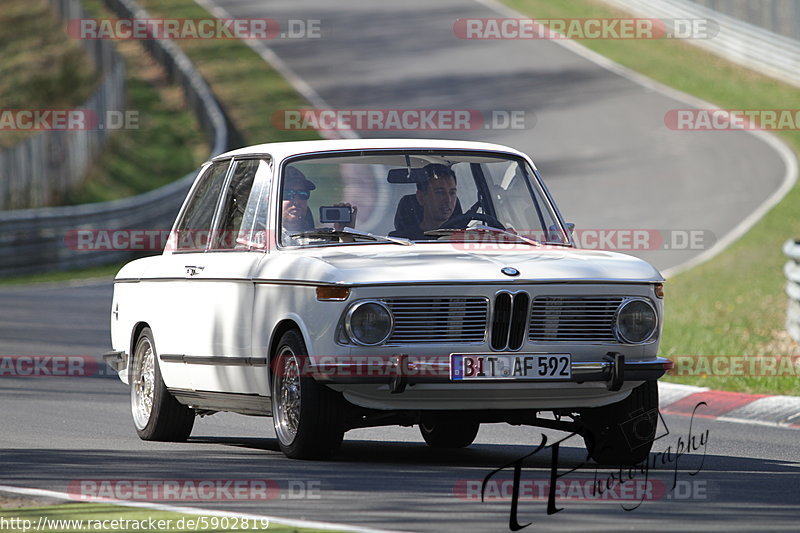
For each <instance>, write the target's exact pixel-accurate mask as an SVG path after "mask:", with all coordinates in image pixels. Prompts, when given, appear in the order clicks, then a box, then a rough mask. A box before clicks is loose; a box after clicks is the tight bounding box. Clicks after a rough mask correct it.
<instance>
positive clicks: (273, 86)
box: [139, 0, 319, 145]
mask: <svg viewBox="0 0 800 533" xmlns="http://www.w3.org/2000/svg"><path fill="white" fill-rule="evenodd" d="M139 4H140V5H141V6H142V7H144V8H145V9H147V11H148V12H149V13H150V14H151V15H152V16H154V17H172V18H207V17H210V16H211V15H209V13H208V12H207V11H206V10H205V9H203V8H201V7H200V6H198V5H197V4H196V3H194V1H193V0H139ZM177 43H178V45H179V46H180V47H181V49H183V51H184V52H186V54H187V55H188V56H189V57H190V58H191V60H192V61H193V62H194V64H195V65H196V66H197V68H198V70H199V71H200V73H201V74H202V75H203V77H204V78H205V79H206V80H207V81H208V83H209V84H210V85H211V88H212V90H213V91H214V94H216V95H217V98H218V99H219V100H220V102H221V103H222V106H223V108H224V109H225V111H226V113H227V114H228V116H230V117H231V120H232V121H233V123H234V124H235V125H236V128H237V129H238V130H239V132H240V133H241V135H242V140H243V142H244V144H246V145H247V144H258V143H266V142H279V141H297V140H308V139H319V135H318V134H317V132H315V131H284V130H281V129H278V128H276V127H275V125H274V124H273V122H272V117H273V114H274V113H275V112H276V111H280V110H283V109H297V108H299V107H304V106H307V105H308V104H307V103H306V102H305V100H303V99H302V98H301V97H300V96H299V95H298V94H297V92H296V91H295V90H294V88H293V87H292V86H291V85H290V84H289V82H287V81H286V80H285V79H284V78H283V77H282V76H281V75H280V74H278V72H276V71H275V70H273V69H272V68H271V67H270V66H269V65H268V64H267V63H266V62H264V60H263V59H262V58H261V57H260V56H259V55H258V54H256V53H255V52H254V51H253V50H251V49H250V48H249V47H248V46H247V45H246V44H244V43H243V42H241V41H239V40H236V39H227V40H226V39H215V40H209V39H205V40H204V39H187V40H180V41H177Z"/></svg>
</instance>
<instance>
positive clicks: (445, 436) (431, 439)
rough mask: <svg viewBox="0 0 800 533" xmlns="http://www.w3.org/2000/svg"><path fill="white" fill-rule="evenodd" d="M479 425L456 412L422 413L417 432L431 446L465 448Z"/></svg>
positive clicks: (472, 439)
mask: <svg viewBox="0 0 800 533" xmlns="http://www.w3.org/2000/svg"><path fill="white" fill-rule="evenodd" d="M480 426H481V425H480V423H479V422H477V421H476V420H474V419H471V418H469V417H466V416H461V415H457V414H450V413H448V414H438V413H437V414H423V416H422V419H421V420H420V422H419V432H420V433H421V434H422V438H423V439H425V442H427V443H428V446H430V447H432V448H465V447H467V446H469V445H470V444H472V442H473V441H474V440H475V437H476V436H477V435H478V430H479V429H480Z"/></svg>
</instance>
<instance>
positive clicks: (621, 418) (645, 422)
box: [580, 381, 659, 466]
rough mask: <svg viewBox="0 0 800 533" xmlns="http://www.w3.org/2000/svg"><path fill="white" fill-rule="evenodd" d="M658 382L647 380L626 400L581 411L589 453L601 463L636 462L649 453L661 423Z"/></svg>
mask: <svg viewBox="0 0 800 533" xmlns="http://www.w3.org/2000/svg"><path fill="white" fill-rule="evenodd" d="M658 418H659V417H658V383H657V382H655V381H646V382H644V383H643V384H642V385H639V386H638V387H636V388H635V389H633V390H632V391H631V393H630V394H629V395H628V397H627V398H625V399H624V400H622V401H620V402H617V403H613V404H611V405H605V406H603V407H595V408H591V409H584V410H583V411H581V413H580V419H581V422H582V423H583V431H582V433H583V439H584V442H585V443H586V448H587V450H588V451H589V456H590V457H591V458H592V459H594V460H595V461H596V462H597V463H599V464H601V465H613V466H619V465H635V464H638V463H640V462H642V461H644V460H645V459H647V457H648V455H649V454H650V449H651V448H652V447H653V441H654V439H655V435H656V427H657V426H658Z"/></svg>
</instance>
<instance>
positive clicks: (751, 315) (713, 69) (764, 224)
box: [505, 0, 800, 395]
mask: <svg viewBox="0 0 800 533" xmlns="http://www.w3.org/2000/svg"><path fill="white" fill-rule="evenodd" d="M505 3H506V4H507V5H509V6H511V7H513V8H515V9H517V10H519V11H521V12H522V13H525V14H526V15H527V16H530V17H533V18H558V17H565V18H589V17H598V18H607V17H615V16H625V14H624V13H621V12H619V11H616V10H613V9H610V8H609V7H607V6H606V5H604V4H602V3H600V2H596V1H592V0H570V1H569V2H551V1H549V0H505ZM581 44H583V45H584V46H586V47H587V48H590V49H592V50H594V51H596V52H598V53H600V54H603V55H604V56H607V57H609V58H611V59H613V60H614V61H616V62H618V63H620V64H622V65H624V66H626V67H629V68H631V69H633V70H636V71H638V72H641V73H642V74H644V75H646V76H649V77H650V78H653V79H655V80H657V81H659V82H661V83H663V84H665V85H669V86H672V87H674V88H676V89H678V90H681V91H684V92H687V93H690V94H693V95H695V96H698V97H700V98H702V99H704V100H707V101H709V102H712V103H714V104H716V105H718V106H720V107H723V108H733V109H785V108H790V109H799V108H800V90H798V89H797V88H796V87H793V86H790V85H787V84H784V83H781V82H779V81H776V80H774V79H772V78H768V77H766V76H762V75H760V74H757V73H754V72H752V71H749V70H746V69H743V68H740V67H738V66H736V65H734V64H732V63H730V62H728V61H725V60H723V59H721V58H719V57H717V56H715V55H713V54H710V53H707V52H704V51H703V50H701V49H699V48H697V47H695V46H692V45H690V44H688V43H685V42H680V41H675V40H654V41H634V40H627V41H626V40H584V41H581ZM675 134H676V135H681V133H680V132H675ZM720 135H725V133H720ZM780 136H781V137H782V138H783V139H784V140H785V141H786V142H787V143H788V144H789V145H790V146H791V147H792V148H793V149H794V150H795V152H800V132H797V131H786V132H781V133H780ZM754 179H758V177H757V176H754ZM798 213H800V187H798V186H795V187H794V188H793V189H792V190H791V192H789V194H788V195H787V196H786V197H785V198H784V200H783V201H782V202H781V203H780V204H779V205H778V206H776V207H775V208H773V209H772V210H771V211H770V212H769V213H768V214H767V215H766V216H765V217H764V218H763V219H762V220H761V221H759V223H758V224H757V225H756V226H755V227H754V228H753V229H752V230H751V231H750V232H748V233H747V235H745V236H744V237H743V238H741V239H740V240H739V241H737V242H736V243H735V244H734V245H733V246H731V247H730V248H729V249H727V250H726V251H725V252H724V253H722V254H721V255H719V256H717V257H716V258H714V259H713V260H711V261H709V262H707V263H705V264H703V265H701V266H699V267H697V268H694V269H692V270H690V271H688V272H685V273H683V274H680V275H678V276H675V277H674V278H672V279H670V280H669V282H668V283H667V286H666V291H667V300H666V302H667V317H666V323H665V326H664V338H663V341H662V343H661V351H662V353H663V354H664V355H666V356H674V355H782V354H792V353H795V354H796V353H800V347H798V346H797V344H795V343H793V342H792V341H791V339H789V338H788V337H787V335H786V334H785V332H784V320H785V317H786V314H785V313H786V295H785V293H784V285H785V278H784V276H783V271H782V266H783V264H784V262H785V261H786V258H785V257H784V256H783V255H782V253H781V246H782V245H783V243H784V242H785V241H786V240H787V239H789V238H796V237H798V236H800V216H799V215H798ZM670 379H671V380H673V381H680V382H682V383H691V384H697V385H702V386H708V387H713V388H721V389H726V390H734V391H743V392H763V393H778V394H794V395H800V385H798V381H797V378H793V377H779V378H775V377H772V378H770V377H706V376H697V377H691V378H670Z"/></svg>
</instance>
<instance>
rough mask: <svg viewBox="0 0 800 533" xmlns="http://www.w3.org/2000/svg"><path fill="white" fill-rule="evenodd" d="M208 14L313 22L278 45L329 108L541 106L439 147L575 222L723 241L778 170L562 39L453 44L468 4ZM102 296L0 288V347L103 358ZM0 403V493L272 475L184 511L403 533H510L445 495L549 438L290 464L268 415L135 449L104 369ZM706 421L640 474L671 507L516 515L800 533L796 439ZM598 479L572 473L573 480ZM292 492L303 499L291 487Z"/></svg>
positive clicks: (360, 443) (85, 287) (405, 448)
mask: <svg viewBox="0 0 800 533" xmlns="http://www.w3.org/2000/svg"><path fill="white" fill-rule="evenodd" d="M220 4H221V5H224V6H225V7H226V8H227V9H228V10H230V11H231V13H232V14H234V16H240V17H245V16H253V17H256V16H267V17H272V18H277V19H279V20H284V19H287V18H308V19H319V20H321V21H322V22H323V25H322V28H323V36H324V38H323V39H319V40H303V41H288V40H286V41H280V40H278V41H273V42H270V46H271V47H272V48H273V50H274V51H275V52H276V53H277V54H278V55H279V57H280V58H281V59H282V60H283V61H285V62H286V64H287V65H289V66H290V67H291V69H292V70H293V71H294V72H295V73H296V74H298V75H299V76H301V77H302V78H303V79H304V80H306V82H307V83H309V85H310V86H312V87H313V88H314V90H315V91H316V92H317V93H318V94H319V95H321V96H322V98H324V100H325V101H326V102H328V104H330V105H331V106H332V107H336V108H346V107H354V108H381V107H387V108H442V109H447V108H473V109H479V110H483V111H491V110H497V109H506V110H519V109H522V110H525V112H526V113H528V114H530V115H532V116H533V115H535V118H536V122H535V125H534V126H533V127H531V128H529V129H526V130H522V131H497V130H482V131H476V132H459V133H457V134H455V133H451V134H447V133H446V132H436V136H446V137H459V138H469V139H480V140H488V141H493V142H500V143H505V144H509V145H512V146H514V147H516V148H520V149H522V150H524V151H527V152H529V153H531V154H532V155H533V156H534V158H535V160H536V161H537V162H538V164H539V166H540V167H541V169H542V171H543V173H544V175H545V177H546V179H547V181H548V184H549V186H550V188H551V190H552V192H553V193H554V195H555V196H556V199H557V201H558V202H559V204H560V206H561V208H562V211H563V213H564V214H565V216H566V218H568V219H570V220H573V221H575V222H577V224H578V225H579V227H594V228H651V229H652V228H657V229H709V230H712V231H714V232H715V233H716V234H717V235H724V234H725V233H727V232H728V231H730V230H731V229H732V228H734V227H735V226H736V225H737V224H738V223H739V222H740V221H741V220H742V219H743V218H744V217H745V216H746V215H747V214H748V213H750V212H752V211H753V210H754V209H756V208H757V206H759V205H761V203H762V202H763V201H764V200H765V199H766V198H768V197H769V196H770V195H771V194H772V193H773V192H774V191H776V190H777V189H778V188H779V187H780V184H781V182H782V179H783V175H784V173H785V169H784V166H783V162H782V161H781V159H780V158H779V157H778V156H777V155H776V153H775V151H774V150H773V149H772V148H771V147H770V146H768V145H767V144H765V143H764V142H763V141H762V140H760V139H757V138H756V137H754V136H752V135H748V134H742V133H725V134H720V133H717V134H712V133H708V134H701V133H678V132H672V131H670V130H667V129H666V128H664V127H663V114H664V112H665V111H666V110H667V109H671V108H675V107H685V104H683V103H681V102H677V101H675V100H672V99H670V98H668V97H666V96H664V95H662V94H660V93H658V92H654V91H653V90H650V89H646V88H642V87H640V86H637V85H636V84H634V83H632V82H631V81H630V80H628V79H626V78H622V77H619V76H617V75H615V74H613V73H611V72H609V71H607V70H604V69H602V68H600V67H598V66H596V65H595V64H593V63H591V62H589V61H587V60H586V59H584V58H582V57H578V56H576V55H574V54H572V53H570V52H569V51H567V50H566V49H564V48H562V47H560V46H558V45H556V44H553V43H549V42H506V41H502V42H500V41H498V42H469V41H460V40H457V39H454V38H453V36H452V22H453V20H454V19H456V18H459V17H492V16H496V15H495V14H494V13H493V12H491V11H489V10H488V9H487V8H486V7H484V6H483V5H481V4H478V3H474V2H470V1H466V0H460V1H455V0H438V1H437V2H435V3H434V2H420V1H416V0H409V1H405V2H367V1H363V2H354V1H351V0H346V1H341V0H340V1H338V2H335V3H334V2H323V1H318V2H307V1H304V2H298V1H292V2H288V1H273V2H269V3H263V2H255V1H251V2H233V1H230V2H220ZM360 133H361V134H362V135H365V136H379V135H380V132H360ZM430 133H431V132H419V134H418V135H419V136H426V137H427V136H431V135H430ZM416 134H417V133H415V135H416ZM404 135H405V134H404ZM265 140H268V139H265ZM696 254H697V251H696V250H695V251H691V252H677V251H669V252H659V253H657V254H652V259H653V260H654V261H655V262H656V264H657V265H658V266H659V267H661V268H667V267H670V266H674V265H677V264H680V263H682V262H683V261H685V260H686V259H688V258H690V257H691V256H693V255H696ZM110 297H111V284H110V282H109V281H108V280H101V281H97V282H92V283H85V284H79V285H76V286H64V285H53V286H38V287H19V288H3V289H0V309H2V312H0V343H1V344H0V353H2V354H5V355H7V354H15V355H24V354H29V355H36V354H48V355H56V354H57V355H90V356H94V357H96V356H97V354H99V353H102V352H103V351H105V350H107V349H108V348H109V344H110V342H109V336H108V320H109V302H110ZM154 305H157V302H154ZM0 398H2V409H0V484H6V485H17V486H28V487H38V488H48V489H53V490H66V489H67V487H68V486H69V484H70V482H72V481H74V480H81V479H126V480H129V479H140V480H148V479H149V480H158V479H253V478H259V479H264V478H266V479H270V480H274V481H275V482H276V483H277V485H278V487H279V488H280V491H279V494H278V496H277V497H276V498H275V499H274V500H270V501H266V502H264V501H223V502H196V503H191V502H177V503H178V504H180V505H186V504H190V505H198V506H202V507H212V508H218V509H228V510H240V511H246V512H249V513H255V514H260V513H263V514H269V515H275V516H282V517H290V518H307V519H315V520H329V521H333V522H343V523H348V524H356V525H361V526H368V527H375V528H381V529H396V530H405V531H431V532H434V531H456V530H458V531H475V532H486V531H506V530H507V529H508V515H509V505H510V504H509V501H507V500H505V501H499V502H498V501H490V502H486V503H481V502H480V501H475V500H467V499H464V498H460V497H459V496H458V491H457V490H454V488H455V487H457V486H459V485H458V484H459V482H460V481H464V480H477V481H480V480H483V478H484V477H485V476H486V475H488V474H489V473H490V472H492V471H493V470H494V469H496V468H499V467H501V466H503V465H504V464H506V463H508V462H510V461H513V460H515V459H518V458H520V457H522V456H524V455H526V454H528V453H530V452H531V451H532V450H533V448H534V446H535V445H536V444H537V443H538V442H539V440H540V435H541V433H542V432H541V431H540V430H538V429H535V428H513V427H508V426H503V425H490V426H485V427H483V428H482V430H481V433H480V434H479V436H478V439H477V443H476V444H475V445H474V446H472V447H470V448H469V449H466V450H463V451H458V452H447V453H442V452H437V451H434V450H431V449H428V448H427V447H426V446H425V445H424V444H423V443H422V440H421V438H420V437H419V436H418V433H417V430H416V429H415V428H384V429H372V430H358V431H353V432H350V433H348V435H347V440H346V441H345V444H344V445H343V447H342V450H341V453H340V454H339V455H338V456H337V458H336V460H335V461H333V462H330V463H321V462H298V461H289V460H287V459H285V458H284V457H283V456H282V454H280V452H279V451H278V447H277V443H276V441H275V438H274V434H273V432H272V430H271V427H270V421H269V419H259V418H247V417H241V416H237V415H228V414H223V415H215V416H212V417H209V418H205V419H202V420H200V421H198V424H197V425H196V427H195V431H194V433H193V436H192V438H191V440H190V441H189V442H188V443H185V444H157V443H144V442H141V441H139V439H138V438H137V437H136V435H135V432H134V431H133V426H132V423H131V420H130V413H129V408H128V392H127V388H126V387H125V386H124V385H123V384H122V383H120V382H118V381H117V380H115V379H113V378H106V377H72V378H7V377H3V378H2V379H0ZM664 420H665V422H666V426H667V427H668V428H669V431H670V433H669V435H667V436H665V437H664V438H662V439H660V440H659V441H658V442H657V443H656V446H655V448H654V450H655V451H657V452H659V451H661V452H663V451H665V450H666V449H667V448H668V447H670V446H671V449H672V450H673V451H674V450H676V449H677V447H678V445H679V444H678V442H679V440H678V439H679V437H682V439H683V442H684V443H685V442H686V441H687V438H688V434H689V422H690V419H689V418H687V417H679V416H666V417H665V419H664ZM705 430H708V446H707V449H706V450H705V458H703V454H702V450H695V451H693V452H691V453H686V454H684V455H683V456H681V457H680V459H679V460H678V463H677V469H676V470H672V469H673V468H675V466H676V465H675V464H674V463H673V462H670V463H668V464H666V465H660V466H659V467H657V468H655V469H653V470H652V471H651V473H650V479H655V480H658V481H659V482H661V483H662V484H664V486H665V487H668V488H669V487H672V485H673V482H675V481H677V482H678V485H676V489H675V490H673V491H672V492H670V496H669V497H667V496H664V497H662V498H659V499H657V500H656V501H645V502H644V503H643V504H642V505H641V506H640V507H639V508H638V509H636V510H635V511H631V512H626V511H624V510H623V509H622V508H621V506H620V505H619V503H618V502H605V503H597V502H582V501H561V502H559V506H560V507H563V508H564V510H563V511H562V512H559V513H557V514H555V515H551V516H548V515H547V514H546V502H543V501H523V502H522V503H521V504H520V508H519V518H520V521H521V522H522V523H527V522H533V525H532V526H530V527H529V528H528V531H532V530H536V529H538V530H545V531H572V530H576V529H580V530H584V531H609V530H614V531H617V530H624V529H627V530H645V531H770V530H791V531H796V530H797V517H798V516H800V496H798V493H797V490H796V487H797V480H798V479H800V477H799V476H800V472H799V471H798V466H800V462H798V457H800V453H798V444H797V435H798V433H797V430H791V429H780V428H775V427H762V426H755V425H741V424H733V423H730V422H721V421H712V420H705V419H695V421H694V425H693V429H692V432H693V435H695V436H697V435H699V434H701V433H702V432H704V431H705ZM546 433H547V434H548V435H550V436H551V437H555V436H557V435H558V434H555V433H550V432H546ZM582 459H583V448H582V447H581V446H580V444H579V443H577V442H574V441H570V442H568V443H565V445H564V448H563V449H562V450H561V460H560V461H559V465H560V467H561V468H562V469H564V468H568V467H570V466H579V465H580V463H581V461H582ZM701 464H702V467H701ZM549 466H550V456H549V455H548V454H544V455H542V454H537V455H536V456H533V457H531V458H530V459H528V460H527V461H526V463H525V468H524V470H523V473H522V478H523V480H526V479H527V480H536V481H539V480H544V479H547V477H548V476H549ZM698 470H699V471H698ZM696 471H697V473H696V474H695V475H691V474H692V473H694V472H696ZM609 473H610V472H609V471H606V472H605V476H607V475H608V474H609ZM503 475H504V476H505V477H506V478H508V477H509V476H510V473H509V472H508V471H504V473H503ZM593 476H594V470H593V469H591V468H590V467H581V468H580V469H579V472H577V473H576V474H575V475H574V476H573V477H576V478H581V479H586V478H592V477H593ZM599 477H600V478H601V479H605V478H604V477H603V475H602V474H601V475H600V476H599ZM298 482H299V483H300V485H298V484H297V483H298ZM292 483H295V484H294V485H291V484H292ZM298 486H305V487H314V489H313V491H312V492H311V493H309V492H306V493H303V491H302V490H301V489H298ZM292 487H294V488H292ZM687 487H691V490H688V489H687ZM292 491H294V492H292ZM295 496H296V497H295ZM309 496H312V497H309Z"/></svg>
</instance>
